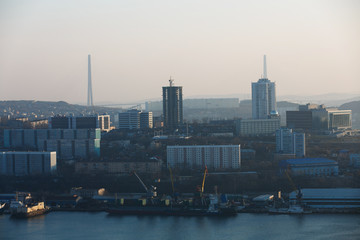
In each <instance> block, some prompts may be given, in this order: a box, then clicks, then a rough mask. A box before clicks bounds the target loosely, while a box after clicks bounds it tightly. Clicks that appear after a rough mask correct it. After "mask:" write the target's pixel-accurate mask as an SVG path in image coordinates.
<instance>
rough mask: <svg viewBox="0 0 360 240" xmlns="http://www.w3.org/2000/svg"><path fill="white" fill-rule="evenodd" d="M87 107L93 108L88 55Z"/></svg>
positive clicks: (89, 57) (89, 58)
mask: <svg viewBox="0 0 360 240" xmlns="http://www.w3.org/2000/svg"><path fill="white" fill-rule="evenodd" d="M87 105H88V106H89V107H90V106H91V107H93V106H94V102H93V95H92V84H91V55H90V54H89V55H88V95H87Z"/></svg>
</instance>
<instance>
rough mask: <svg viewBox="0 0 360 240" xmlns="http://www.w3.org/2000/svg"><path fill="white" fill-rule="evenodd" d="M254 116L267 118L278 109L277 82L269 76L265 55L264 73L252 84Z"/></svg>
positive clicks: (255, 117)
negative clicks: (272, 80)
mask: <svg viewBox="0 0 360 240" xmlns="http://www.w3.org/2000/svg"><path fill="white" fill-rule="evenodd" d="M251 92H252V118H253V119H267V118H268V117H269V115H270V113H271V112H273V111H277V110H276V93H275V83H274V82H271V81H270V80H269V79H268V78H267V70H266V56H264V75H263V77H262V78H260V79H259V80H258V81H257V82H253V83H252V84H251Z"/></svg>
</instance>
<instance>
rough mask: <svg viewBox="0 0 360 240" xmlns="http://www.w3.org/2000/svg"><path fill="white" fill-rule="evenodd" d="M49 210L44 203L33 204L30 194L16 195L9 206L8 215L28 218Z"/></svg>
mask: <svg viewBox="0 0 360 240" xmlns="http://www.w3.org/2000/svg"><path fill="white" fill-rule="evenodd" d="M48 211H49V209H48V208H47V207H46V206H45V203H44V202H34V201H33V199H32V198H31V195H30V193H17V194H16V201H12V202H11V204H10V214H11V216H12V217H17V218H28V217H34V216H38V215H42V214H44V213H46V212H48Z"/></svg>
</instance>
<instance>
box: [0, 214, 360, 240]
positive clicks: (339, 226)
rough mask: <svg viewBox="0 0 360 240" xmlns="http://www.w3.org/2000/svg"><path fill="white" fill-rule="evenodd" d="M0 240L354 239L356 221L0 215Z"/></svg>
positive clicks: (359, 219)
mask: <svg viewBox="0 0 360 240" xmlns="http://www.w3.org/2000/svg"><path fill="white" fill-rule="evenodd" d="M0 239H1V240H5V239H6V240H7V239H21V240H24V239H26V240H35V239H36V240H38V239H66V240H70V239H89V240H91V239H146V240H152V239H156V240H160V239H172V240H177V239H206V240H212V239H224V240H225V239H226V240H228V239H277V240H278V239H294V240H295V239H299V240H305V239H315V240H319V239H324V240H330V239H340V240H342V239H351V240H353V239H360V215H332V214H323V215H320V214H310V215H305V216H290V215H267V214H239V215H237V216H235V217H229V218H212V217H160V216H159V217H158V216H155V217H153V216H141V217H138V216H111V215H108V214H107V213H103V212H100V213H86V212H51V213H49V214H47V215H43V216H38V217H35V218H29V219H13V218H10V216H9V215H0Z"/></svg>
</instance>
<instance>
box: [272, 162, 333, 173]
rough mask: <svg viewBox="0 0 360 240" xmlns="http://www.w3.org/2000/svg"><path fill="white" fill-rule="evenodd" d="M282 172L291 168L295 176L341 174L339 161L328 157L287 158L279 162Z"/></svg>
mask: <svg viewBox="0 0 360 240" xmlns="http://www.w3.org/2000/svg"><path fill="white" fill-rule="evenodd" d="M279 167H280V173H284V172H285V171H288V170H290V171H291V174H293V175H295V176H300V175H307V176H332V175H335V176H336V175H338V174H339V167H338V163H337V162H336V161H334V160H330V159H327V158H297V159H287V160H283V161H281V162H280V163H279Z"/></svg>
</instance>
